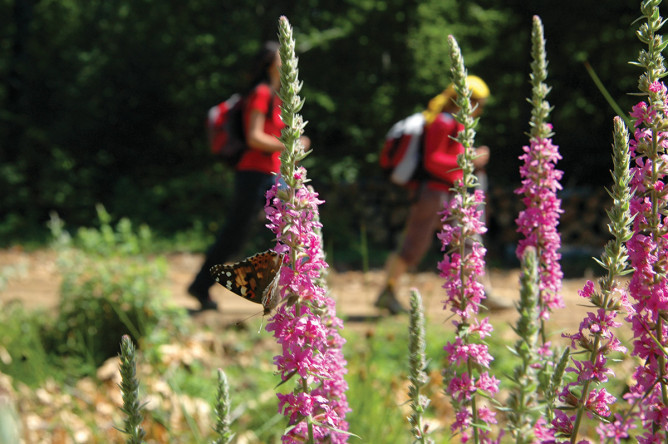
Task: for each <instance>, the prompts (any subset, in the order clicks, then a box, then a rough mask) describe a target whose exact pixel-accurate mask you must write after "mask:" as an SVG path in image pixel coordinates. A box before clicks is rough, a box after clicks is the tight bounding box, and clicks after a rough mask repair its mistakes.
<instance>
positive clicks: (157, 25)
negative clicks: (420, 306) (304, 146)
mask: <svg viewBox="0 0 668 444" xmlns="http://www.w3.org/2000/svg"><path fill="white" fill-rule="evenodd" d="M534 14H538V15H539V16H540V17H541V19H542V20H543V23H544V25H545V36H546V40H547V52H548V58H549V68H548V69H549V77H548V84H550V85H551V86H552V93H551V94H550V95H549V96H548V99H549V100H550V102H551V104H552V105H553V106H554V107H555V110H554V112H553V114H552V122H553V124H554V129H555V137H554V141H555V143H556V144H558V145H559V146H560V148H561V153H562V155H563V160H562V161H561V162H560V164H559V168H560V169H562V170H564V171H565V176H564V180H563V183H564V184H565V187H567V188H575V187H586V186H594V187H601V186H603V185H607V184H608V183H609V173H608V171H609V169H610V168H611V160H610V154H609V153H610V145H611V141H612V137H611V132H612V125H611V123H612V118H613V116H614V111H613V110H612V108H611V107H610V106H609V105H608V103H607V102H606V101H605V100H604V98H603V96H602V94H601V93H600V92H599V91H598V90H597V88H596V86H595V85H594V83H593V81H592V80H591V78H590V76H589V75H588V73H587V71H586V69H585V67H584V63H585V62H588V63H590V64H591V66H592V67H593V68H594V70H595V71H596V73H597V74H598V75H599V77H600V78H601V80H602V82H603V84H604V85H606V87H607V88H608V89H609V91H610V93H611V95H612V97H613V98H614V99H615V100H616V101H618V103H619V104H620V105H621V106H622V109H624V110H628V109H629V107H630V106H631V104H632V102H633V98H632V97H630V96H629V95H628V93H629V92H632V91H634V90H635V89H636V79H637V75H638V71H637V69H635V68H634V67H632V66H631V65H629V63H628V62H629V61H631V60H634V59H635V58H636V57H637V53H638V50H639V49H640V44H639V43H638V42H637V39H636V38H635V29H636V26H635V25H634V24H633V21H634V19H635V18H636V17H638V16H639V2H638V1H637V0H607V1H606V2H595V1H582V0H580V1H575V0H562V1H560V2H554V1H548V0H529V1H526V0H503V1H501V0H423V1H417V0H303V1H300V2H294V1H286V0H274V1H271V2H269V1H264V0H259V1H255V2H236V1H234V2H233V1H231V0H223V1H213V0H191V1H188V2H177V1H162V0H0V29H2V32H1V33H0V79H1V81H0V191H1V193H0V244H3V245H8V244H12V243H17V242H22V241H26V240H35V239H40V237H41V236H45V233H46V232H47V230H46V228H45V221H46V220H47V219H48V217H49V213H50V212H52V211H56V212H57V213H58V214H59V215H60V217H61V218H63V219H64V220H65V221H66V222H67V223H68V225H69V226H77V225H88V224H90V221H91V220H94V219H95V204H96V203H102V204H104V205H105V207H106V208H107V209H108V210H109V211H110V213H112V214H113V215H115V216H116V217H119V218H120V217H128V218H130V219H131V220H133V221H134V222H137V223H147V224H148V225H150V226H151V228H152V229H154V230H155V231H156V232H157V233H161V234H162V235H164V236H171V235H173V234H174V233H177V232H179V231H183V230H189V229H192V228H193V227H201V228H202V229H203V230H204V231H210V232H212V231H213V230H215V228H216V227H217V226H218V225H219V224H220V223H221V222H222V219H223V218H224V208H225V204H226V202H227V199H228V198H229V185H230V178H231V172H230V171H229V170H227V169H226V168H225V167H224V166H222V165H220V164H216V163H214V162H212V159H211V157H210V156H209V153H208V148H207V146H206V140H205V133H204V120H205V116H206V112H207V110H208V108H209V107H210V106H212V105H214V104H216V103H217V102H219V101H221V100H224V99H225V98H227V97H228V96H229V95H231V94H232V93H234V92H236V91H237V90H238V89H239V88H240V87H241V83H240V81H241V80H242V79H243V78H244V76H243V72H244V70H245V69H246V67H247V65H248V61H249V59H250V57H251V55H252V54H253V53H254V52H255V51H256V49H257V48H258V47H259V45H260V44H261V42H262V41H264V40H267V39H276V30H277V20H278V17H279V16H280V15H286V16H287V17H288V18H289V20H290V22H291V24H292V25H293V26H294V28H295V37H296V41H297V46H298V47H297V51H298V55H299V57H300V60H299V67H300V78H301V80H303V82H304V88H303V93H302V95H303V96H304V97H305V98H306V105H305V107H304V109H303V111H302V114H303V115H304V118H305V119H306V120H308V121H309V124H308V126H307V132H308V135H309V136H310V137H311V138H312V140H313V147H314V152H313V155H312V156H310V157H309V158H308V159H307V167H308V168H309V171H310V176H311V178H312V179H313V182H314V185H315V187H316V189H317V190H318V191H319V192H320V193H321V195H322V197H323V198H324V199H325V200H326V201H328V204H326V205H325V206H324V207H323V210H322V218H323V223H324V226H325V235H326V236H328V237H329V238H330V240H329V242H330V243H329V245H330V246H331V245H332V243H331V242H333V241H332V240H331V239H335V240H336V243H337V244H338V245H340V246H342V247H343V248H344V249H345V248H346V246H350V245H354V244H356V243H358V240H359V230H360V225H359V220H360V215H361V214H364V211H365V208H366V209H367V210H368V208H373V205H374V203H373V199H372V198H368V195H367V193H366V191H367V190H369V189H376V190H378V189H381V190H382V189H383V188H382V187H385V188H387V187H388V185H387V184H386V182H385V180H384V179H383V178H382V176H381V173H380V171H379V170H378V167H377V153H378V150H379V148H380V146H381V144H382V140H383V136H384V134H385V132H386V131H387V129H388V128H389V127H390V126H391V124H392V123H394V121H396V120H398V119H400V118H402V117H405V116H406V115H408V114H410V113H412V112H415V111H417V110H419V109H422V108H423V107H424V106H425V104H426V103H427V101H428V100H429V98H431V97H432V96H433V95H435V94H437V93H438V92H440V90H441V89H443V88H444V87H445V86H447V84H448V83H449V81H450V80H449V67H448V48H447V35H448V34H453V35H454V36H455V37H456V38H457V40H458V42H459V44H460V46H461V48H462V51H463V54H464V57H465V61H466V64H467V67H468V69H469V72H470V73H473V74H477V75H480V76H481V77H483V78H484V79H485V80H486V81H487V82H488V84H489V85H490V89H491V90H492V98H491V100H490V101H489V104H488V107H487V109H486V113H485V115H484V116H483V118H482V119H481V125H480V126H479V129H478V136H477V140H476V141H477V142H478V143H480V144H487V145H489V146H490V147H491V148H492V150H493V152H492V155H493V161H492V163H491V165H490V167H489V169H488V173H489V176H490V182H491V186H492V187H505V188H508V189H512V188H514V187H516V186H517V183H518V180H519V179H518V173H517V167H518V166H519V162H518V160H517V158H518V156H519V155H520V154H521V148H522V146H523V145H526V144H527V136H526V132H527V131H528V120H529V105H528V104H527V102H526V98H527V97H528V96H529V95H530V87H529V83H528V73H529V62H530V52H529V51H530V41H529V36H530V30H531V17H532V16H533V15H534ZM664 15H665V14H664ZM380 184H382V185H380ZM374 186H375V187H376V188H374ZM381 194H382V193H381ZM364 228H366V229H367V230H372V229H375V227H373V226H369V227H364Z"/></svg>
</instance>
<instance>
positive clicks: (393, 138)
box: [379, 113, 425, 185]
mask: <svg viewBox="0 0 668 444" xmlns="http://www.w3.org/2000/svg"><path fill="white" fill-rule="evenodd" d="M424 125H425V119H424V116H423V115H422V113H415V114H413V115H411V116H408V117H406V118H405V119H403V120H400V121H399V122H397V123H395V124H394V125H393V126H392V128H390V130H389V131H388V132H387V135H386V136H385V144H384V145H383V149H382V150H381V152H380V159H379V161H380V167H381V168H382V169H383V171H385V172H386V173H387V174H388V175H389V176H390V180H391V181H392V182H393V183H395V184H397V185H406V184H407V183H408V182H410V181H411V179H413V178H414V177H415V176H416V175H417V174H418V171H419V169H420V164H421V162H422V153H423V148H422V139H423V134H424Z"/></svg>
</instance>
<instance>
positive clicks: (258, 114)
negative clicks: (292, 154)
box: [188, 42, 310, 310]
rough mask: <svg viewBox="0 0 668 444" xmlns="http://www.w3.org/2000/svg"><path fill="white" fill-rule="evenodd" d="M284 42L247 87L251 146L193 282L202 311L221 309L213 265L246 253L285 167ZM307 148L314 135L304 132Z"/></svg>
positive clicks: (269, 49) (265, 52)
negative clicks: (214, 290)
mask: <svg viewBox="0 0 668 444" xmlns="http://www.w3.org/2000/svg"><path fill="white" fill-rule="evenodd" d="M278 49H279V44H278V42H266V43H265V44H264V45H263V47H262V49H261V51H260V52H259V53H258V55H257V58H256V62H255V65H254V66H255V70H254V72H253V75H252V78H251V81H250V83H249V87H248V88H247V89H246V91H244V94H243V97H244V110H243V125H244V134H245V138H246V144H247V145H248V148H249V149H247V150H246V151H245V152H244V153H243V155H242V156H241V159H240V160H239V162H238V163H237V165H236V167H235V173H234V192H233V200H232V204H231V206H230V208H229V211H228V212H227V214H226V219H225V224H224V226H223V228H222V229H221V230H220V232H219V233H218V234H217V236H216V240H215V241H214V243H213V244H212V245H211V246H210V247H209V248H208V250H207V252H206V257H205V260H204V263H203V264H202V267H201V268H200V271H199V272H198V273H197V275H196V276H195V279H194V280H193V282H192V283H191V284H190V286H189V287H188V293H189V294H190V295H191V296H193V297H194V298H196V299H197V300H198V301H199V302H200V304H201V309H202V310H216V309H217V308H218V304H217V303H216V301H214V300H213V299H211V295H210V294H209V289H210V288H211V286H212V285H214V283H215V281H214V279H213V278H212V277H211V275H210V273H209V269H210V268H211V267H212V266H213V265H216V264H222V263H225V262H226V261H228V260H230V259H232V258H233V257H234V256H235V255H237V254H239V253H240V250H241V248H242V247H243V246H244V244H245V242H246V241H247V240H248V238H249V237H250V235H251V234H252V232H253V231H254V229H255V228H256V227H257V226H259V225H262V224H260V222H259V221H260V218H258V217H257V216H258V213H259V212H260V210H261V209H262V207H263V204H264V202H265V193H266V191H267V190H268V189H269V188H271V186H272V185H273V184H274V181H275V180H276V176H275V174H278V173H279V171H280V167H281V161H280V159H279V156H280V153H281V151H282V150H283V144H282V143H281V142H280V141H279V140H278V137H279V136H280V135H281V130H282V129H283V128H284V127H285V124H284V123H283V121H282V120H281V110H280V105H281V99H280V98H279V97H278V94H277V91H278V90H279V88H280V85H281V81H280V74H279V68H280V66H281V59H280V56H279V54H278ZM301 143H302V144H303V145H304V147H305V148H306V149H308V148H309V147H310V140H309V138H308V137H306V136H304V137H302V139H301Z"/></svg>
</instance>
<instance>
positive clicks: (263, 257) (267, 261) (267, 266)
mask: <svg viewBox="0 0 668 444" xmlns="http://www.w3.org/2000/svg"><path fill="white" fill-rule="evenodd" d="M283 256H284V255H283V254H278V253H276V252H275V251H271V250H267V251H264V252H262V253H258V254H256V255H254V256H251V257H249V258H247V259H244V260H243V261H241V262H237V263H236V264H232V265H214V266H213V267H211V269H210V270H209V272H210V273H211V276H213V278H214V279H215V280H216V282H218V283H219V284H220V285H222V286H223V287H225V288H227V289H228V290H230V291H231V292H232V293H236V294H238V295H239V296H241V297H242V298H244V299H248V300H249V301H251V302H255V303H256V304H262V306H263V307H264V314H265V315H267V314H269V313H271V311H272V310H273V309H274V308H276V305H277V304H278V300H279V297H280V296H279V293H278V278H279V276H280V271H281V266H282V265H283Z"/></svg>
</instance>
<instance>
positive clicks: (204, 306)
mask: <svg viewBox="0 0 668 444" xmlns="http://www.w3.org/2000/svg"><path fill="white" fill-rule="evenodd" d="M188 294H189V295H190V296H192V297H194V298H195V299H197V300H198V301H199V303H200V311H205V310H218V303H217V302H216V301H214V300H213V299H211V296H210V295H209V292H208V291H206V292H203V291H200V290H198V289H197V288H195V287H194V285H192V284H191V285H190V287H188Z"/></svg>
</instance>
